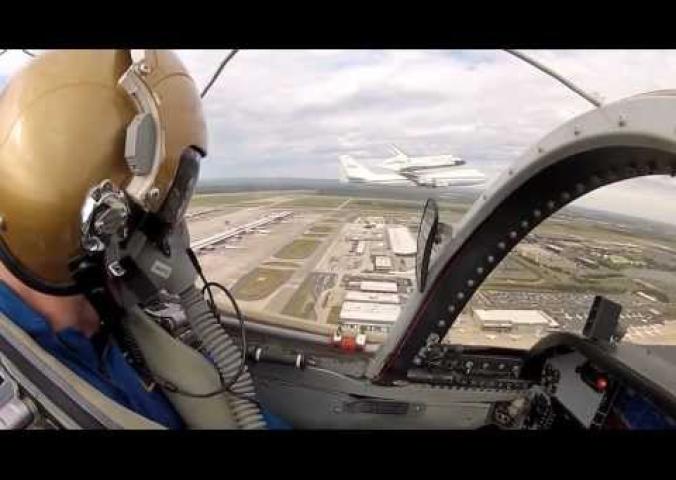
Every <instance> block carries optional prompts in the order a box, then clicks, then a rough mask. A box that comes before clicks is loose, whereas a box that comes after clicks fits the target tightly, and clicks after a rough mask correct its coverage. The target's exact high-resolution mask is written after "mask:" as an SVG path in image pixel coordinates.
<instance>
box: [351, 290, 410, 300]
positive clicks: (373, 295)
mask: <svg viewBox="0 0 676 480" xmlns="http://www.w3.org/2000/svg"><path fill="white" fill-rule="evenodd" d="M345 300H349V301H354V302H375V303H399V295H397V294H396V293H380V292H358V291H356V290H348V291H347V293H345Z"/></svg>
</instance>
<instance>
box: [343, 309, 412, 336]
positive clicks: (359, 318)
mask: <svg viewBox="0 0 676 480" xmlns="http://www.w3.org/2000/svg"><path fill="white" fill-rule="evenodd" d="M400 311H401V307H400V306H399V305H394V304H391V303H365V302H349V301H347V302H343V306H342V308H341V309H340V322H341V324H342V325H343V326H344V327H346V328H353V329H361V328H363V329H364V330H366V331H367V332H382V333H387V332H389V330H390V328H391V327H392V325H393V324H394V322H396V321H397V318H399V312H400Z"/></svg>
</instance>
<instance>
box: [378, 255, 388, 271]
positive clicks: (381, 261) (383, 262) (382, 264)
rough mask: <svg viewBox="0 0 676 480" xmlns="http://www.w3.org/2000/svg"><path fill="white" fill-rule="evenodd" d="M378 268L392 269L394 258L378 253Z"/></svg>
mask: <svg viewBox="0 0 676 480" xmlns="http://www.w3.org/2000/svg"><path fill="white" fill-rule="evenodd" d="M375 267H376V270H392V259H391V258H390V257H386V256H385V255H377V256H376V259H375Z"/></svg>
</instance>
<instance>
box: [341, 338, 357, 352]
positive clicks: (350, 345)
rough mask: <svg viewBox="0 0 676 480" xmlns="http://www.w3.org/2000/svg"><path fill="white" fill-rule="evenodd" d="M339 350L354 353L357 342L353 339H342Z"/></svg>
mask: <svg viewBox="0 0 676 480" xmlns="http://www.w3.org/2000/svg"><path fill="white" fill-rule="evenodd" d="M340 348H342V349H343V350H346V351H348V352H354V351H355V350H356V349H357V342H356V340H355V338H354V337H343V339H342V340H341V342H340Z"/></svg>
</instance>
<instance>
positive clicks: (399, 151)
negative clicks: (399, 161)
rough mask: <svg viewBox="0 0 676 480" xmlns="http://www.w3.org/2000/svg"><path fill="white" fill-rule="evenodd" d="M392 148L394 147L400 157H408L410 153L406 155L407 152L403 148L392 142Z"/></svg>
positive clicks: (393, 149)
mask: <svg viewBox="0 0 676 480" xmlns="http://www.w3.org/2000/svg"><path fill="white" fill-rule="evenodd" d="M390 148H391V149H392V151H393V152H394V153H395V154H396V155H398V156H400V157H406V158H408V155H406V154H405V153H404V152H403V151H402V150H401V148H399V147H397V146H396V145H395V144H394V143H392V144H390Z"/></svg>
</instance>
